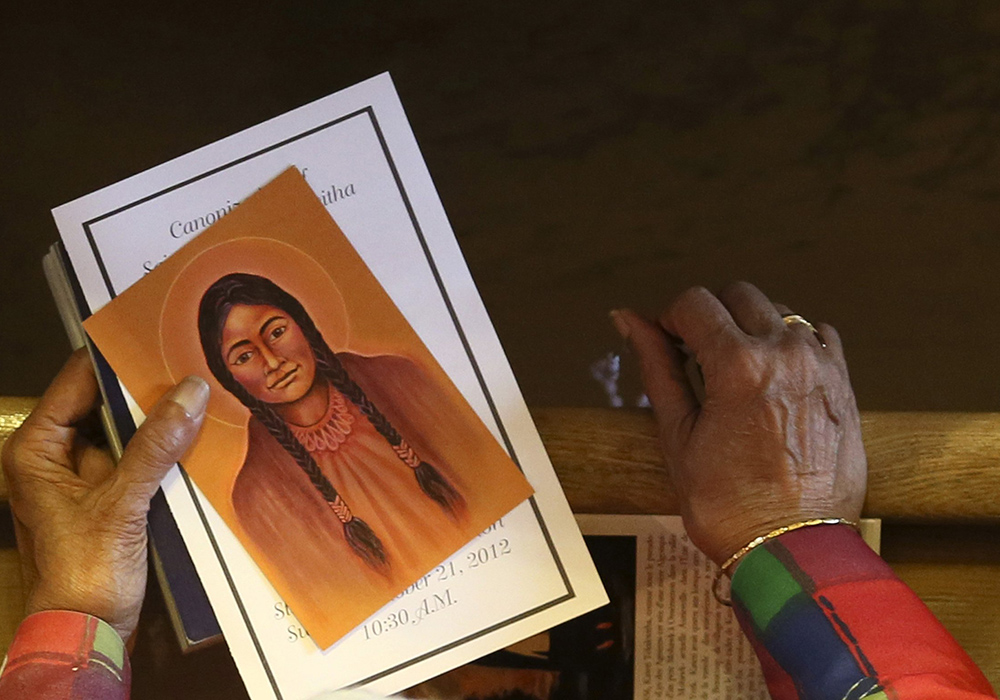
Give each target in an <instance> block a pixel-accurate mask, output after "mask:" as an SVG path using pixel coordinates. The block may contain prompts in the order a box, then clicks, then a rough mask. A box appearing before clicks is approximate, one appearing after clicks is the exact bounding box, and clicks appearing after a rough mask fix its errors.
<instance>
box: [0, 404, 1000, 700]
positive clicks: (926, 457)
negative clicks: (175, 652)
mask: <svg viewBox="0 0 1000 700" xmlns="http://www.w3.org/2000/svg"><path fill="white" fill-rule="evenodd" d="M34 403H35V400H34V399H27V398H0V445H2V443H3V442H4V441H5V440H6V438H7V436H8V435H9V434H10V432H12V431H13V430H14V429H15V428H16V427H17V426H18V425H19V424H20V423H21V421H23V420H24V417H25V416H26V415H27V413H28V412H29V411H30V410H31V407H32V406H33V405H34ZM532 415H533V416H534V418H535V421H536V424H537V426H538V430H539V432H540V434H541V437H542V440H543V442H544V443H545V447H546V448H547V450H548V452H549V456H550V457H551V459H552V463H553V464H554V466H555V469H556V472H557V473H558V475H559V478H560V481H561V482H562V485H563V488H564V489H565V491H566V495H567V498H568V499H569V502H570V505H571V506H572V507H573V509H574V510H575V511H576V512H584V513H586V512H589V513H673V512H676V510H677V502H676V497H675V494H674V492H673V489H672V488H671V485H670V480H669V478H668V477H667V471H666V468H665V466H664V464H663V461H662V458H661V456H660V451H659V447H658V445H657V438H656V426H655V424H654V422H653V419H652V416H651V415H650V414H649V413H648V412H647V411H641V410H618V409H580V408H539V409H535V410H533V411H532ZM862 423H863V430H864V437H865V445H866V448H867V453H868V462H869V477H868V497H867V500H866V503H865V515H866V516H868V517H876V518H882V519H883V521H884V527H883V537H882V542H883V554H884V555H885V556H886V558H887V560H888V561H889V562H890V564H892V566H893V568H894V569H895V570H896V572H897V573H898V574H899V575H900V576H901V577H902V578H903V579H904V580H905V581H906V582H907V583H909V584H910V585H911V586H912V587H913V588H914V590H916V591H917V593H918V594H920V595H921V597H922V598H923V599H924V600H925V602H927V604H928V605H929V606H930V607H931V609H932V610H933V611H934V612H935V613H936V614H937V615H938V617H939V618H940V619H941V620H942V622H944V624H945V626H946V627H948V629H949V630H950V631H951V632H952V634H954V635H955V637H956V638H957V639H958V640H959V642H960V643H961V644H962V645H963V646H964V647H965V648H966V650H967V651H969V653H970V654H971V655H972V656H973V658H974V659H976V661H977V662H978V663H979V664H980V665H981V666H982V668H983V671H984V672H985V673H986V674H987V676H988V677H989V678H990V680H991V681H992V682H993V683H994V684H995V685H998V686H1000V596H998V595H997V594H996V591H997V590H1000V589H998V586H1000V414H995V413H988V414H982V413H976V414H972V413H887V412H872V411H869V412H864V413H862ZM5 496H6V490H5V488H4V487H3V485H2V484H0V500H3V498H5ZM16 565H17V560H16V553H14V552H12V551H0V628H2V629H0V645H2V646H3V647H4V648H5V646H6V642H7V640H8V639H9V635H10V633H12V632H13V626H12V625H13V624H16V620H17V615H18V606H19V605H20V602H19V601H20V595H21V594H20V589H19V588H18V586H19V581H18V580H17V573H16ZM206 653H207V652H206ZM176 663H178V664H183V663H186V662H183V661H177V662H176Z"/></svg>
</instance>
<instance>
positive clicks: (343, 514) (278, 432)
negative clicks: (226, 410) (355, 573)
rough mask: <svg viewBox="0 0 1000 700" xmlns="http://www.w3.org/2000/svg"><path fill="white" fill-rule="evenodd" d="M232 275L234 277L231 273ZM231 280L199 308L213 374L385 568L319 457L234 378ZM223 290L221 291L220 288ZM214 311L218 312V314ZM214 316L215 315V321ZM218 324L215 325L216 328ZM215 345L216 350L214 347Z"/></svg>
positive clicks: (367, 557)
mask: <svg viewBox="0 0 1000 700" xmlns="http://www.w3.org/2000/svg"><path fill="white" fill-rule="evenodd" d="M229 277H233V275H230V276H229ZM225 280H227V278H223V279H222V280H219V282H216V284H215V285H213V286H212V287H211V288H210V289H209V292H206V294H205V296H204V297H202V302H201V307H200V308H199V317H198V327H199V328H198V329H199V334H200V336H201V342H202V349H203V350H204V352H205V359H206V361H207V363H208V367H209V369H210V370H211V372H212V374H213V375H214V376H215V378H216V379H217V380H218V381H219V383H220V384H221V385H222V386H223V388H225V389H226V390H227V391H229V392H230V393H231V394H233V395H234V396H235V397H236V398H237V399H239V400H240V402H241V403H242V404H243V405H244V406H246V407H247V408H248V409H250V412H251V414H253V416H254V417H255V418H256V419H257V420H258V421H260V423H261V424H262V425H263V426H264V427H265V428H266V429H267V431H268V432H269V433H270V434H271V435H272V437H274V439H275V440H277V441H278V444H280V445H281V447H282V448H284V450H285V451H286V452H288V454H289V455H291V456H292V458H293V459H294V460H295V461H296V463H297V464H298V465H299V467H300V468H301V469H302V471H303V472H305V474H306V476H307V477H308V478H309V481H310V482H311V483H312V485H313V486H314V487H315V488H316V490H317V491H319V493H320V495H321V496H322V497H323V500H325V501H326V503H327V505H328V506H329V507H330V509H331V510H332V511H333V512H334V514H335V515H336V516H337V518H338V519H339V520H340V522H341V524H342V525H343V527H344V538H345V539H346V540H347V543H348V544H349V545H350V546H351V549H353V550H354V552H355V553H356V554H357V555H358V556H359V557H361V558H362V559H363V560H364V561H365V563H367V564H368V565H369V566H371V567H372V568H374V569H380V570H381V569H385V568H387V567H388V558H387V556H386V553H385V549H384V548H383V546H382V542H381V540H379V538H378V535H376V534H375V533H374V532H373V531H372V529H371V528H370V527H369V526H368V524H367V523H366V522H365V521H363V520H362V519H361V518H358V517H356V516H354V514H353V513H352V512H351V509H350V507H349V506H348V505H347V502H346V501H344V499H343V498H342V497H341V496H340V494H339V493H337V489H336V488H334V486H333V484H332V483H330V480H329V479H328V478H327V477H326V475H325V474H323V472H322V470H321V469H320V467H319V465H318V464H317V463H316V460H315V459H313V456H312V455H311V454H309V450H307V449H306V448H305V446H303V445H302V443H301V442H299V441H298V439H297V438H296V437H295V435H294V434H293V433H292V431H291V429H290V428H289V427H288V424H287V423H285V421H284V420H283V419H282V418H281V416H279V415H278V414H277V412H276V411H275V410H274V409H272V408H271V407H270V406H269V405H268V404H267V403H265V402H263V401H261V400H259V399H257V398H255V397H254V396H252V395H251V394H250V392H248V391H247V390H246V388H244V387H243V385H242V384H240V383H239V382H238V381H236V378H235V377H233V375H232V373H231V372H230V371H229V368H228V367H226V365H225V363H224V362H223V360H222V357H221V353H220V352H219V349H218V348H219V345H220V342H219V341H220V339H221V329H222V325H223V324H224V322H225V318H226V316H228V312H229V309H231V308H232V305H233V304H234V303H239V302H238V301H235V300H233V299H231V298H229V297H230V296H233V295H232V294H226V292H227V291H228V292H230V293H231V292H232V291H234V290H233V289H231V288H230V289H229V290H226V289H225V287H224V286H222V285H220V283H222V282H224V281H225ZM220 287H222V289H221V294H220V291H219V288H220ZM213 290H217V291H216V295H218V296H217V298H212V297H211V295H210V292H212V291H213ZM212 311H214V312H216V313H215V314H213V313H212ZM212 316H215V318H214V322H213V318H212ZM213 327H214V328H213ZM213 346H214V350H213V349H212V348H213Z"/></svg>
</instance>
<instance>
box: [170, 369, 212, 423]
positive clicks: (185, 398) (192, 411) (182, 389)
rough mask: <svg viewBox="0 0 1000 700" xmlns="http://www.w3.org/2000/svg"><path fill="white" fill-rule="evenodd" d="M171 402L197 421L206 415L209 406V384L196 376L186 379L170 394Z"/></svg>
mask: <svg viewBox="0 0 1000 700" xmlns="http://www.w3.org/2000/svg"><path fill="white" fill-rule="evenodd" d="M170 400H171V401H173V402H174V403H176V404H178V405H179V406H180V407H181V408H183V409H184V412H185V413H186V414H188V416H190V417H191V418H194V419H196V420H197V419H198V418H201V417H202V416H203V415H205V407H206V406H208V382H206V381H205V380H204V379H202V378H201V377H196V376H194V375H192V376H190V377H185V378H184V379H183V380H182V381H181V383H180V384H178V385H177V386H175V387H174V390H173V391H172V392H171V393H170Z"/></svg>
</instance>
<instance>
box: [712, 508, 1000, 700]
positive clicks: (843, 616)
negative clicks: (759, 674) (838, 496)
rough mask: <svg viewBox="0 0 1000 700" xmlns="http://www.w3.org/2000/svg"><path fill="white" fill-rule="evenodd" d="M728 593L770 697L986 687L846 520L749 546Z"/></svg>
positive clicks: (798, 699) (941, 697) (957, 694)
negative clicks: (754, 653)
mask: <svg viewBox="0 0 1000 700" xmlns="http://www.w3.org/2000/svg"><path fill="white" fill-rule="evenodd" d="M732 598H733V604H734V609H735V610H736V615H737V618H738V619H739V622H740V625H741V626H742V628H743V631H744V632H745V633H746V634H747V636H748V637H749V638H750V641H751V643H752V644H753V646H754V650H755V651H756V652H757V656H758V657H759V658H760V662H761V665H762V666H763V668H764V675H765V677H766V679H767V684H768V688H769V689H770V691H771V695H772V697H774V698H775V699H776V700H856V699H858V698H886V699H888V700H917V699H918V698H919V699H924V698H935V699H936V700H959V699H961V700H973V699H975V700H982V699H983V698H995V697H996V696H995V695H994V693H993V689H992V688H991V687H990V684H989V682H988V681H987V680H986V678H985V677H984V676H983V674H982V672H981V671H980V670H979V669H978V668H977V667H976V665H975V664H974V663H973V662H972V659H970V658H969V657H968V655H967V654H966V653H965V652H964V651H963V650H962V648H961V647H960V646H958V643H957V642H956V641H955V640H954V638H952V636H951V635H950V634H948V632H947V631H946V630H945V629H944V627H943V626H942V625H941V623H940V622H938V620H937V618H935V617H934V615H933V614H932V613H931V611H930V610H928V609H927V607H926V606H925V605H924V604H923V603H922V602H921V601H920V599H919V598H917V596H916V594H915V593H914V592H913V591H911V590H910V589H909V587H907V586H906V584H904V583H903V582H902V581H900V580H899V579H898V578H897V577H896V576H895V574H893V573H892V570H891V569H890V568H889V566H888V565H887V564H886V563H885V562H884V561H882V559H881V558H880V557H879V556H878V555H877V554H875V553H874V552H873V551H872V550H871V549H870V548H869V547H868V546H867V545H866V544H865V543H864V541H863V540H862V539H861V537H860V536H859V535H858V534H857V533H856V532H855V531H854V530H852V529H851V528H850V527H847V526H844V525H821V526H816V527H809V528H803V529H801V530H796V531H794V532H790V533H787V534H785V535H782V536H781V537H777V538H775V539H773V540H771V541H769V542H767V543H765V544H764V545H762V546H760V547H757V548H756V549H754V550H753V551H751V552H750V553H749V554H748V555H747V556H746V557H745V558H744V559H743V561H742V562H740V564H739V566H738V567H737V569H736V572H735V573H734V574H733V583H732Z"/></svg>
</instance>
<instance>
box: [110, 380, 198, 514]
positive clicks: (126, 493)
mask: <svg viewBox="0 0 1000 700" xmlns="http://www.w3.org/2000/svg"><path fill="white" fill-rule="evenodd" d="M207 405H208V384H207V383H206V382H205V380H204V379H202V378H201V377H195V376H191V377H187V378H185V379H184V380H183V381H181V382H180V383H179V384H178V385H177V386H175V387H174V388H173V389H171V390H170V391H169V392H168V393H167V394H166V395H165V396H164V397H163V398H162V399H160V401H159V402H158V403H157V404H156V405H155V406H154V407H153V409H152V410H151V411H150V412H149V414H148V415H147V416H146V420H145V421H144V422H143V424H142V425H141V426H140V427H139V429H138V430H137V431H136V433H135V435H133V436H132V439H131V440H129V443H128V446H127V447H126V448H125V452H124V453H123V454H122V458H121V461H120V462H119V463H118V469H117V470H116V472H115V475H114V483H113V485H112V488H113V490H114V491H116V492H117V496H118V497H119V502H120V503H122V504H123V505H124V506H125V508H126V510H129V511H131V512H133V513H135V512H141V513H145V512H146V509H147V508H148V507H149V500H150V499H151V498H152V497H153V494H155V493H156V489H158V488H159V487H160V481H161V480H162V479H163V477H164V475H166V473H167V472H168V471H170V468H171V467H173V466H174V464H176V463H177V461H178V460H180V458H181V457H182V456H184V453H185V452H187V449H188V447H190V445H191V443H192V442H194V439H195V437H196V436H197V435H198V430H199V428H201V424H202V421H203V420H204V419H205V407H206V406H207Z"/></svg>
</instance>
